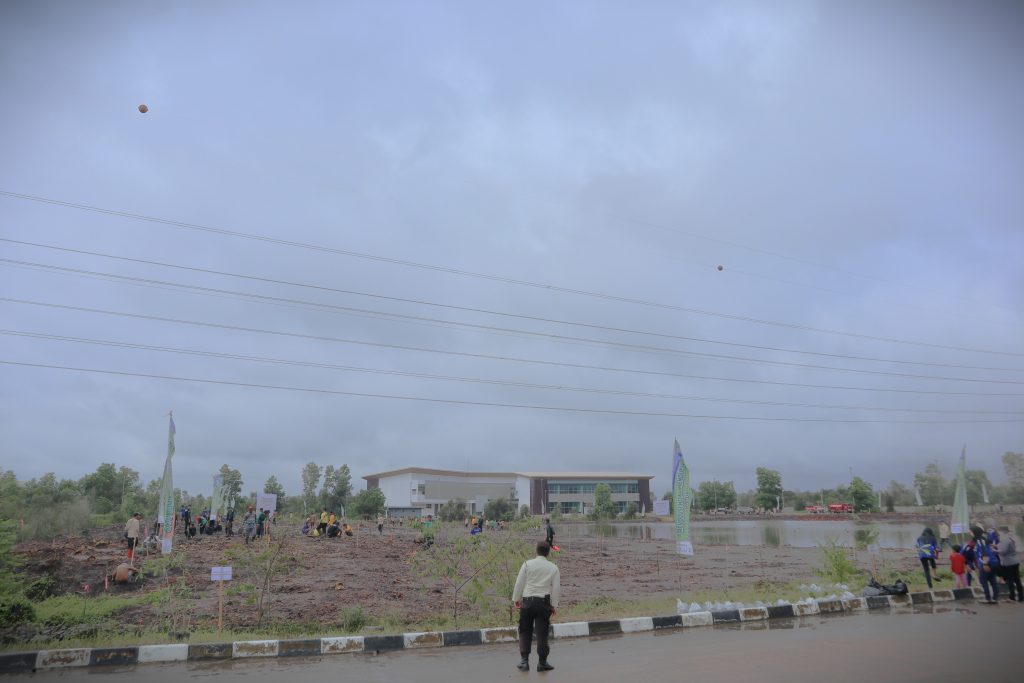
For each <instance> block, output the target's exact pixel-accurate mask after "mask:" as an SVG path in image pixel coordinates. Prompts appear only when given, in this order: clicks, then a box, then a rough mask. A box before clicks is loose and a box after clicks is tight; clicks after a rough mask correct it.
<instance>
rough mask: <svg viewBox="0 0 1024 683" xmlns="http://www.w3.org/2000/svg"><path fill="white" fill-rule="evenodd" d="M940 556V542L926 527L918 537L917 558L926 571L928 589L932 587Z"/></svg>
mask: <svg viewBox="0 0 1024 683" xmlns="http://www.w3.org/2000/svg"><path fill="white" fill-rule="evenodd" d="M938 554H939V541H938V539H936V538H935V532H934V531H932V530H931V529H930V528H928V527H925V530H924V531H922V532H921V535H920V536H918V537H917V557H918V559H920V560H921V567H922V568H923V569H924V580H925V581H927V582H928V587H929V588H931V587H932V572H933V571H935V557H936V556H937V555H938Z"/></svg>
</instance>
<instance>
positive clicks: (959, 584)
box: [949, 545, 967, 588]
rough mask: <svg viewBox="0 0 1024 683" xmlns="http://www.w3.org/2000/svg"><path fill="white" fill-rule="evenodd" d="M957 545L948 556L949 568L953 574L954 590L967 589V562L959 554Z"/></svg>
mask: <svg viewBox="0 0 1024 683" xmlns="http://www.w3.org/2000/svg"><path fill="white" fill-rule="evenodd" d="M962 549H963V548H961V547H960V546H959V545H954V546H953V552H952V553H950V555H949V568H950V570H951V571H952V572H953V578H954V582H955V583H954V586H953V587H954V588H967V560H966V559H965V558H964V556H963V555H961V554H960V551H961V550H962Z"/></svg>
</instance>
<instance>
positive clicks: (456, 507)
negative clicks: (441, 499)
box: [437, 498, 468, 522]
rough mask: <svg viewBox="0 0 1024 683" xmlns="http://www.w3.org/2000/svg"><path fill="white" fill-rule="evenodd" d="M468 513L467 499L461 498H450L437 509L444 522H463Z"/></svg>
mask: <svg viewBox="0 0 1024 683" xmlns="http://www.w3.org/2000/svg"><path fill="white" fill-rule="evenodd" d="M467 515H468V513H467V511H466V501H464V500H462V499H461V498H457V499H455V500H449V501H448V502H447V503H445V504H444V505H442V506H441V509H440V510H438V511H437V516H438V518H440V520H441V521H442V522H461V521H462V520H464V519H466V517H467Z"/></svg>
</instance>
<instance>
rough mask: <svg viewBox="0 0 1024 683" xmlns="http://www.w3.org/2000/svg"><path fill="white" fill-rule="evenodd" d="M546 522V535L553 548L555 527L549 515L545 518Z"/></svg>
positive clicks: (549, 544)
mask: <svg viewBox="0 0 1024 683" xmlns="http://www.w3.org/2000/svg"><path fill="white" fill-rule="evenodd" d="M544 524H545V526H546V527H547V528H546V529H545V536H546V538H547V541H548V546H549V547H551V548H554V547H555V528H554V527H553V526H551V520H550V519H549V518H548V517H545V518H544Z"/></svg>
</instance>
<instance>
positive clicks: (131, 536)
mask: <svg viewBox="0 0 1024 683" xmlns="http://www.w3.org/2000/svg"><path fill="white" fill-rule="evenodd" d="M141 519H142V515H141V514H139V513H138V512H135V513H133V514H132V516H131V517H129V518H128V521H127V522H125V525H124V539H125V541H126V542H127V544H128V561H129V562H131V560H132V558H133V557H135V547H136V546H137V545H138V544H139V536H140V535H141V530H140V528H139V520H141Z"/></svg>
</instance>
